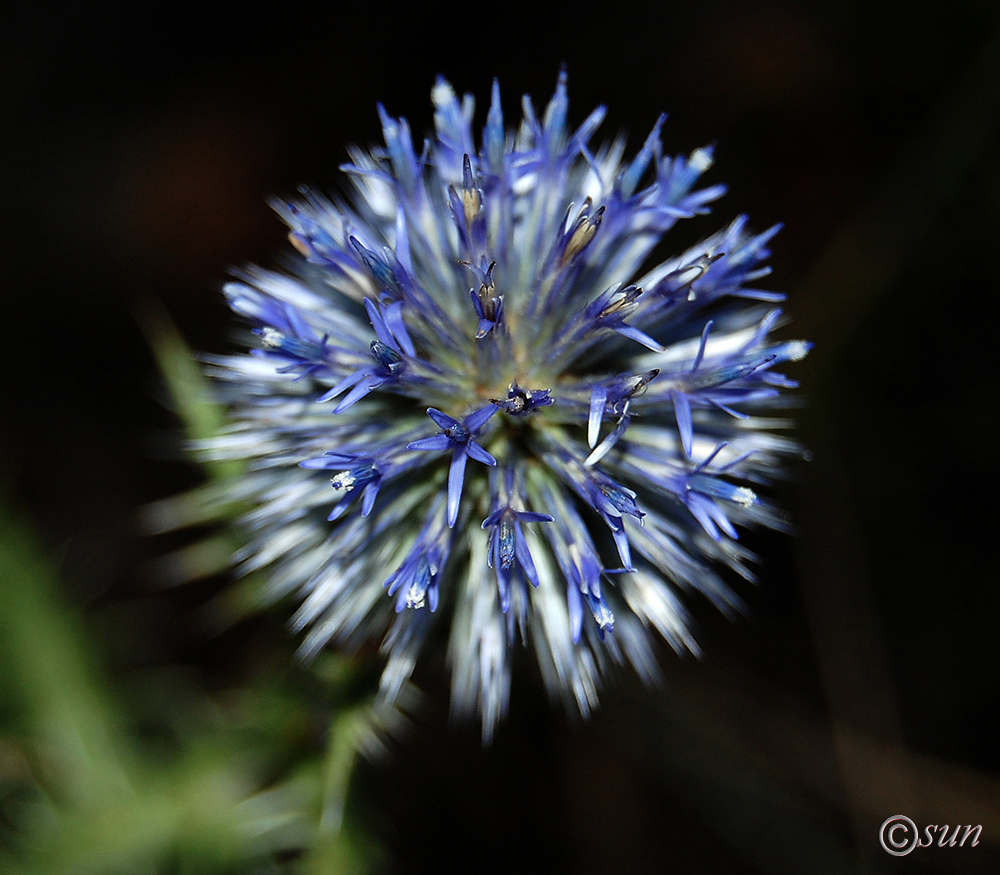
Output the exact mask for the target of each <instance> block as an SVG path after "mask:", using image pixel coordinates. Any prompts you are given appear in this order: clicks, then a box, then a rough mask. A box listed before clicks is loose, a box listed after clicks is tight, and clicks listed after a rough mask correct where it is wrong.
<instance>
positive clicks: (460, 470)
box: [448, 444, 468, 528]
mask: <svg viewBox="0 0 1000 875" xmlns="http://www.w3.org/2000/svg"><path fill="white" fill-rule="evenodd" d="M466 446H467V444H458V445H457V446H456V447H455V452H454V454H453V455H452V457H451V468H450V469H449V470H448V528H454V526H455V521H456V520H457V519H458V505H459V502H460V501H461V500H462V484H463V483H464V482H465V462H466V460H467V459H468V454H467V452H466Z"/></svg>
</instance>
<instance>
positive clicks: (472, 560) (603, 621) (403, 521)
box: [206, 76, 809, 738]
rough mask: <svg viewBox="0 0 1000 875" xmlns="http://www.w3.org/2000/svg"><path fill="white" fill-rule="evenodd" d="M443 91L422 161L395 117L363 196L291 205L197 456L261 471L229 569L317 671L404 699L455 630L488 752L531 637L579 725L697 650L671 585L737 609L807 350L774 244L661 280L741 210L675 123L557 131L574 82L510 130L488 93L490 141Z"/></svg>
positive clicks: (259, 276) (734, 239)
mask: <svg viewBox="0 0 1000 875" xmlns="http://www.w3.org/2000/svg"><path fill="white" fill-rule="evenodd" d="M432 98H433V103H434V132H433V135H432V136H430V138H429V139H428V140H426V141H425V142H424V143H423V144H422V145H418V144H415V143H414V140H413V137H412V134H411V131H410V127H409V125H408V124H407V122H406V121H405V120H404V119H395V118H392V117H390V116H389V115H388V114H387V113H386V112H385V110H384V109H382V108H381V107H380V108H379V113H380V116H381V120H382V127H383V131H384V135H385V146H384V147H383V148H377V149H372V150H371V151H364V150H361V149H353V150H352V151H351V159H352V160H351V162H350V163H349V164H346V165H345V166H344V167H343V168H342V169H343V170H344V171H345V172H346V174H347V175H348V178H349V180H350V182H351V185H352V188H351V192H350V195H348V196H347V197H344V198H339V197H338V198H334V199H327V198H325V197H323V196H321V195H319V194H316V193H314V192H312V191H308V190H303V192H302V196H301V198H299V199H297V200H294V201H289V202H284V201H279V202H277V203H275V205H274V206H275V208H276V209H277V211H278V212H279V213H280V214H281V216H282V218H283V219H284V221H285V222H286V223H287V224H288V226H289V228H290V233H289V238H290V240H291V242H292V244H293V246H294V247H295V249H296V250H297V251H298V253H299V254H300V256H301V258H300V259H299V260H298V262H297V263H296V264H295V266H294V268H293V274H292V275H288V274H284V273H276V272H271V271H266V270H262V269H259V268H248V269H246V270H244V271H243V272H242V273H240V274H239V276H238V277H237V279H236V281H234V282H231V283H229V284H228V285H227V286H226V288H225V294H226V297H227V298H228V301H229V304H230V306H231V307H232V309H233V310H234V311H235V312H236V313H238V314H239V315H240V316H242V317H243V318H244V319H245V320H247V321H249V322H250V323H251V324H252V325H253V327H254V331H255V333H256V334H257V335H258V337H259V343H258V344H256V347H255V348H253V349H251V350H250V352H249V353H248V354H240V355H231V356H225V357H220V358H216V359H214V360H213V365H212V371H213V373H214V375H215V376H216V377H218V379H219V380H220V384H221V386H223V387H224V394H225V397H226V399H227V400H228V402H229V404H230V409H231V414H232V424H231V426H230V428H229V429H228V430H227V431H226V433H225V434H223V435H222V436H220V437H219V438H217V439H215V440H214V441H212V442H210V443H209V444H208V445H207V447H206V451H207V452H209V453H212V454H214V455H215V456H217V457H229V458H239V459H243V460H245V461H247V462H248V463H249V464H248V465H247V469H246V473H245V474H244V475H243V476H242V478H241V479H240V481H239V486H238V491H239V493H240V497H241V498H243V499H246V500H248V501H250V502H251V503H252V505H253V509H252V510H251V511H250V512H249V513H248V514H247V515H246V517H245V519H244V523H245V526H246V530H247V532H248V535H249V543H248V546H247V548H246V550H245V552H244V554H243V556H242V567H243V569H244V570H253V569H257V568H261V567H268V568H269V569H270V579H271V580H272V581H273V584H272V592H273V595H275V596H280V595H282V594H285V593H297V594H298V596H299V597H300V598H301V600H302V603H301V606H300V607H299V609H298V611H297V613H296V614H295V618H294V621H293V626H294V628H295V629H296V630H307V631H306V634H305V637H304V642H303V645H302V652H303V654H304V655H305V656H307V657H308V656H310V655H312V654H314V653H315V652H317V651H318V650H319V649H320V648H322V647H324V646H327V645H328V644H333V645H336V646H340V647H347V648H350V647H356V646H358V645H359V644H360V643H362V642H363V641H366V640H370V639H376V640H380V641H381V642H382V647H383V650H384V652H385V654H386V656H387V661H386V666H385V669H384V673H383V675H382V681H381V691H382V694H383V695H384V696H385V697H386V698H388V699H392V697H393V696H394V695H395V694H396V693H397V692H398V691H399V690H400V689H401V687H402V685H403V684H404V683H405V682H406V681H408V679H409V678H410V675H411V673H412V671H413V669H414V666H415V664H416V662H417V659H418V656H419V654H420V652H421V650H422V649H424V648H425V647H426V646H427V645H426V642H427V640H428V633H429V632H430V630H431V629H432V628H433V627H435V626H438V625H443V626H445V627H446V629H447V635H448V640H449V644H448V657H449V661H450V666H451V671H452V700H453V705H454V708H455V709H456V710H457V711H458V712H461V713H469V712H476V711H478V712H479V714H480V716H481V720H482V724H483V732H484V735H485V736H486V737H487V738H489V736H490V735H491V733H492V732H493V730H494V728H495V725H496V723H497V721H498V720H499V719H500V717H501V716H502V715H503V713H504V711H505V709H506V706H507V702H508V697H509V689H510V671H511V669H510V663H511V659H510V654H511V649H512V648H513V647H515V646H519V641H520V642H523V643H524V644H525V645H526V646H528V647H529V648H531V649H532V650H533V651H534V655H535V657H536V658H537V660H538V664H539V666H540V669H541V672H542V675H543V678H544V680H545V683H546V685H547V687H548V689H549V690H550V692H551V693H552V694H553V696H555V697H559V698H562V699H564V700H565V701H566V702H567V704H568V706H569V707H570V708H572V709H577V710H579V711H580V712H582V713H583V714H584V715H586V714H587V713H589V712H590V710H591V709H592V708H593V707H594V705H595V704H596V690H597V688H598V685H599V681H600V678H601V675H602V674H603V673H604V672H605V670H606V669H607V668H608V666H609V665H610V664H612V663H616V662H626V663H630V664H631V665H632V666H634V667H635V669H636V670H637V671H638V672H639V674H640V675H641V676H642V677H643V678H644V679H646V680H654V679H655V678H656V677H657V674H658V668H657V662H656V657H655V649H654V637H655V635H656V634H658V635H659V636H662V637H663V638H664V639H666V641H667V642H669V644H671V645H672V646H673V647H674V648H675V649H676V650H678V651H682V650H696V649H697V646H696V644H695V642H694V641H693V639H692V637H691V635H690V633H689V631H688V617H687V614H686V611H685V608H684V607H683V605H682V603H681V600H680V598H679V593H680V592H681V591H689V592H700V593H703V594H704V595H706V596H707V597H708V598H709V599H710V600H711V601H712V602H714V603H715V604H716V605H718V606H719V607H720V608H722V609H723V610H733V609H738V608H739V605H740V602H739V599H738V597H737V596H736V595H735V594H734V593H733V592H732V590H731V589H730V587H729V586H728V585H727V583H726V582H725V580H724V579H723V576H722V575H721V574H720V571H719V567H720V566H728V567H729V568H730V569H733V570H735V571H736V572H738V573H739V574H741V575H742V576H744V577H747V578H752V576H753V575H752V572H751V571H750V569H749V568H748V567H747V564H748V562H749V561H751V560H752V559H753V558H754V557H752V555H751V554H750V553H749V551H747V550H746V549H745V548H744V547H742V546H741V545H740V543H739V541H738V531H737V526H740V525H759V526H769V527H776V528H781V527H783V525H784V524H783V522H782V517H781V515H780V514H779V513H778V512H777V511H776V510H775V508H774V507H772V506H771V505H770V504H769V502H768V501H767V500H766V499H765V498H764V497H762V496H761V495H760V494H758V489H759V485H760V484H767V483H768V482H770V481H771V480H772V478H773V477H774V475H775V474H776V473H777V472H778V471H779V470H780V466H781V461H782V457H783V456H785V455H787V454H789V453H793V452H796V446H795V444H794V443H793V442H792V441H790V440H789V439H788V438H785V437H780V436H778V435H776V434H774V433H772V432H771V431H769V430H768V429H771V428H775V427H780V426H782V425H784V424H786V423H785V422H784V421H783V420H780V419H776V418H766V413H767V411H768V410H773V409H778V408H779V407H780V405H781V403H782V398H781V396H780V394H779V393H780V391H781V390H782V389H786V388H789V387H793V386H794V385H795V384H794V383H793V382H791V381H790V380H788V379H786V378H785V377H784V376H782V375H781V374H780V373H779V369H780V368H781V366H782V365H784V364H786V363H787V362H790V361H795V360H798V359H801V358H802V357H803V356H804V355H805V354H806V352H807V351H808V348H809V345H808V344H807V343H804V342H802V341H777V340H773V339H772V338H771V332H772V330H773V329H774V328H775V327H776V326H777V325H778V323H779V319H780V312H781V311H780V310H779V309H777V308H776V307H775V306H774V305H775V304H776V303H777V302H778V301H780V300H782V297H783V296H782V295H781V294H779V293H776V292H773V291H768V290H765V289H760V288H758V287H757V286H756V283H757V281H758V280H761V279H762V278H764V277H765V276H766V275H767V273H768V269H767V267H765V265H764V262H765V260H766V258H767V256H768V254H769V253H768V248H767V247H768V243H769V241H770V239H771V238H772V236H773V235H774V234H775V233H776V232H777V230H778V229H777V228H771V229H770V230H768V231H765V232H763V233H761V234H753V233H750V232H749V231H748V229H747V221H746V219H745V217H741V218H738V219H736V220H735V221H734V222H732V224H730V225H729V226H728V227H727V228H725V229H724V230H722V231H720V232H718V233H717V234H715V235H714V236H711V237H709V238H708V239H707V240H705V241H704V242H703V243H701V244H699V245H698V246H696V247H694V248H693V249H690V250H689V251H687V252H684V253H683V254H681V255H678V256H676V257H673V258H669V259H667V260H665V261H662V262H660V263H658V264H655V265H654V266H652V267H648V266H646V263H647V260H648V259H649V256H650V255H651V253H652V252H653V251H654V248H655V247H656V246H657V245H658V244H659V243H660V241H661V239H662V238H663V236H664V234H665V233H666V232H667V231H669V230H670V228H671V227H672V226H673V225H674V224H675V223H676V222H677V221H678V220H679V219H684V218H689V217H692V216H695V215H699V214H703V213H706V212H708V204H709V203H711V202H712V201H714V200H716V199H717V198H718V197H720V196H721V195H722V194H723V193H724V188H723V186H721V185H710V186H708V187H703V188H698V187H697V184H698V180H699V178H700V177H701V175H702V174H703V172H704V171H706V170H707V169H708V168H709V166H710V165H711V163H712V150H711V149H710V148H703V149H697V150H695V151H694V152H692V153H691V154H690V155H688V156H686V157H685V156H678V157H668V156H666V155H664V154H663V147H662V145H661V138H660V131H661V126H662V124H663V120H664V119H663V117H662V116H661V117H660V119H659V120H658V121H657V122H656V124H655V125H654V127H653V130H652V132H651V133H650V134H649V136H648V137H647V138H646V140H645V142H644V144H643V145H642V148H641V149H640V150H639V151H638V153H637V154H636V155H635V156H634V157H632V158H631V159H626V158H625V157H624V156H625V146H624V140H623V139H622V138H620V137H619V138H618V139H615V140H612V141H611V142H609V143H605V144H603V145H598V146H596V147H595V146H594V145H592V143H591V140H592V137H593V135H594V133H595V131H596V129H597V128H598V126H599V124H600V122H601V120H602V119H603V117H604V109H603V108H599V109H597V110H595V111H594V112H592V113H591V114H590V115H589V116H588V117H587V118H586V119H585V120H584V121H583V123H582V124H581V125H580V126H579V127H578V128H576V129H572V128H570V127H569V126H568V122H567V107H568V104H567V93H566V82H565V77H564V76H563V77H560V79H559V83H558V86H557V88H556V91H555V95H554V96H553V98H552V100H551V102H550V103H549V104H548V106H547V108H546V109H545V112H544V113H543V114H541V115H539V114H537V113H536V111H535V109H534V106H533V104H532V102H531V100H530V99H529V98H527V97H525V98H524V101H523V109H524V116H523V119H522V120H521V122H520V124H519V126H518V127H517V128H508V127H506V126H505V123H504V117H503V113H502V109H501V103H500V93H499V87H498V86H497V85H496V84H494V87H493V93H492V101H491V103H490V107H489V112H488V115H487V117H486V123H485V127H484V129H483V132H482V137H481V140H480V143H479V146H478V147H477V145H476V140H475V137H474V125H473V117H474V103H473V100H472V98H471V97H469V96H467V97H465V98H464V99H462V100H459V99H458V97H457V96H456V94H455V92H454V91H453V89H452V87H451V86H450V85H449V84H448V83H447V82H445V81H444V80H439V81H438V82H437V84H436V85H435V86H434V89H433V92H432ZM470 458H471V459H472V460H473V461H476V462H478V463H480V464H478V465H475V466H471V467H468V470H467V464H466V463H467V462H468V460H469V459H470ZM331 483H332V486H333V492H334V494H332V495H331V492H330V485H331ZM355 498H360V501H355V500H354V499H355Z"/></svg>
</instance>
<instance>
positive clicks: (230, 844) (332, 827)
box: [0, 319, 393, 875]
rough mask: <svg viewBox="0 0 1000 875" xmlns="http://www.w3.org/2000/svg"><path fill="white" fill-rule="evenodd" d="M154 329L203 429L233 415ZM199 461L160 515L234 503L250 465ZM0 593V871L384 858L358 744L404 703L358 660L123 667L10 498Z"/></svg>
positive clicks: (191, 429) (184, 574)
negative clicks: (362, 783) (360, 794)
mask: <svg viewBox="0 0 1000 875" xmlns="http://www.w3.org/2000/svg"><path fill="white" fill-rule="evenodd" d="M149 337H150V342H151V345H152V347H153V349H154V350H155V353H156V356H157V359H158V361H159V364H160V366H161V368H162V371H163V375H164V377H165V380H166V383H167V385H168V387H169V389H170V392H171V396H172V397H173V399H174V402H175V404H176V408H177V410H178V413H179V414H180V416H181V418H182V420H183V422H184V425H185V428H186V430H187V433H188V436H189V437H190V438H192V439H201V438H205V437H209V436H210V435H211V434H212V433H214V432H215V431H217V430H218V429H219V428H220V427H221V425H222V422H223V417H222V412H221V411H220V410H219V409H217V408H216V406H215V405H214V403H213V401H212V398H211V392H210V387H209V386H208V385H207V383H206V381H205V379H204V377H203V375H202V373H201V370H200V368H199V366H198V365H197V364H196V363H195V362H194V360H193V358H192V356H191V353H190V351H189V350H188V349H187V347H186V346H185V345H184V343H183V340H182V339H181V338H180V336H179V335H178V334H177V333H176V331H174V330H173V329H171V328H170V326H169V325H167V323H165V322H164V321H163V320H162V319H161V320H157V321H156V322H155V323H152V322H151V323H149ZM205 473H206V476H207V478H208V479H207V482H206V484H205V485H204V486H202V487H199V488H198V489H196V490H194V491H193V492H191V493H188V494H186V495H182V496H179V497H177V498H176V499H172V500H168V501H167V502H164V503H161V505H159V506H158V507H157V508H155V509H154V512H153V514H152V517H153V518H154V519H155V521H156V527H158V528H159V529H161V530H162V529H166V528H177V527H183V526H188V525H194V524H204V523H207V522H210V521H212V520H220V519H225V518H227V517H232V516H233V515H234V514H235V513H237V512H238V511H239V508H237V507H234V506H232V505H231V504H227V502H226V500H225V498H224V495H225V489H224V486H225V482H226V480H227V478H230V477H233V476H238V473H239V471H238V470H235V469H234V468H233V467H232V466H228V465H219V464H214V465H206V468H205ZM234 538H235V535H233V534H232V532H231V531H227V532H225V533H222V534H214V535H210V536H209V539H208V540H207V541H200V542H198V543H196V544H194V545H193V546H191V547H188V548H186V549H185V550H184V551H182V553H181V554H178V555H177V556H174V557H172V559H171V560H170V562H169V565H170V569H171V572H172V575H173V576H174V577H175V578H176V579H178V580H185V579H191V578H195V577H199V576H205V575H208V574H211V573H213V572H215V571H217V570H218V569H219V568H220V566H221V565H222V564H224V563H227V562H228V561H229V557H230V556H231V554H232V549H233V547H234V546H235V543H234V541H233V539H234ZM251 589H252V586H251V587H250V588H247V587H245V588H244V589H243V590H237V592H238V593H239V595H238V596H237V597H236V598H235V599H234V598H232V597H230V598H229V599H228V600H227V601H226V603H225V608H226V614H227V616H228V618H229V619H230V620H234V619H238V618H239V617H240V616H242V615H245V613H246V612H248V611H249V609H250V608H251V607H252V606H253V605H254V604H255V601H254V598H255V597H254V594H253V593H252V591H251ZM0 605H2V606H3V608H2V610H0V666H2V672H0V871H3V872H5V873H12V875H13V873H20V875H31V873H37V875H54V873H63V872H65V873H69V872H72V873H80V875H84V873H94V875H97V873H132V872H137V873H139V872H141V873H147V872H180V873H201V872H241V873H242V872H262V873H263V872H303V873H309V872H316V873H319V872H323V873H335V872H352V873H353V872H361V871H366V870H367V869H368V868H369V866H370V865H373V864H374V863H375V861H377V859H378V854H377V852H376V849H375V848H374V846H373V845H372V843H371V842H370V841H369V840H368V839H367V838H365V837H364V836H363V835H361V834H360V833H359V832H358V830H357V828H356V827H355V826H354V824H353V821H352V818H351V813H350V807H349V805H348V798H349V789H350V783H351V775H352V773H353V770H354V765H355V760H356V757H357V755H358V753H359V752H360V751H363V752H367V753H374V752H375V751H376V750H377V749H378V746H379V744H380V737H381V736H382V735H383V734H384V733H385V732H386V731H387V730H391V728H392V726H391V724H392V720H393V713H386V712H385V711H384V710H379V709H377V708H374V707H373V705H372V696H371V695H370V694H369V693H368V692H367V686H366V684H365V678H364V676H363V675H361V674H360V673H359V669H358V668H357V667H356V666H355V665H354V664H352V663H350V662H349V661H348V660H347V659H346V658H344V657H340V656H336V655H333V654H324V655H323V656H322V657H321V659H320V660H318V661H317V663H316V664H315V665H314V667H313V671H311V672H310V673H309V678H308V681H306V680H305V679H304V678H303V677H302V675H303V674H304V673H302V672H299V677H298V678H297V679H293V680H292V682H289V678H288V677H287V676H285V675H282V674H280V673H277V674H276V673H271V674H267V673H264V672H263V670H262V671H261V673H260V674H258V675H256V676H255V677H254V678H253V679H252V682H251V683H250V684H248V685H247V686H245V687H243V688H240V689H235V690H228V691H226V692H225V694H216V695H212V694H211V693H209V692H208V691H206V690H205V689H204V688H203V687H202V686H199V685H196V684H192V683H191V682H190V681H189V680H187V679H185V678H184V676H183V672H182V671H181V670H180V669H179V668H178V667H167V668H144V669H140V670H139V671H138V675H137V676H136V677H134V678H131V679H130V680H129V682H128V683H124V684H123V683H122V682H121V681H120V680H119V681H117V682H116V681H114V680H112V679H111V678H110V677H108V675H107V672H106V670H104V669H103V668H102V665H101V660H100V658H99V657H98V655H97V654H95V652H94V651H93V650H92V649H91V648H90V646H89V643H90V640H91V636H89V635H88V630H87V626H86V622H85V619H84V617H83V616H82V615H81V614H80V612H78V611H76V610H74V609H73V608H72V607H71V606H70V605H69V603H68V600H67V598H66V597H65V595H64V593H63V591H62V589H61V586H60V583H59V581H58V574H57V571H56V568H55V565H54V563H53V562H52V561H51V560H49V559H48V558H47V557H46V556H45V555H44V551H43V549H42V547H41V545H40V543H39V540H38V539H37V538H36V536H35V534H34V532H33V531H32V530H31V528H30V526H29V525H28V524H27V523H26V522H24V521H23V520H19V519H17V518H16V516H15V515H14V513H13V512H12V511H11V509H10V508H8V507H6V506H0ZM292 669H294V666H290V667H289V670H290V671H291V670H292ZM116 683H117V687H116ZM331 703H332V704H331Z"/></svg>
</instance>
